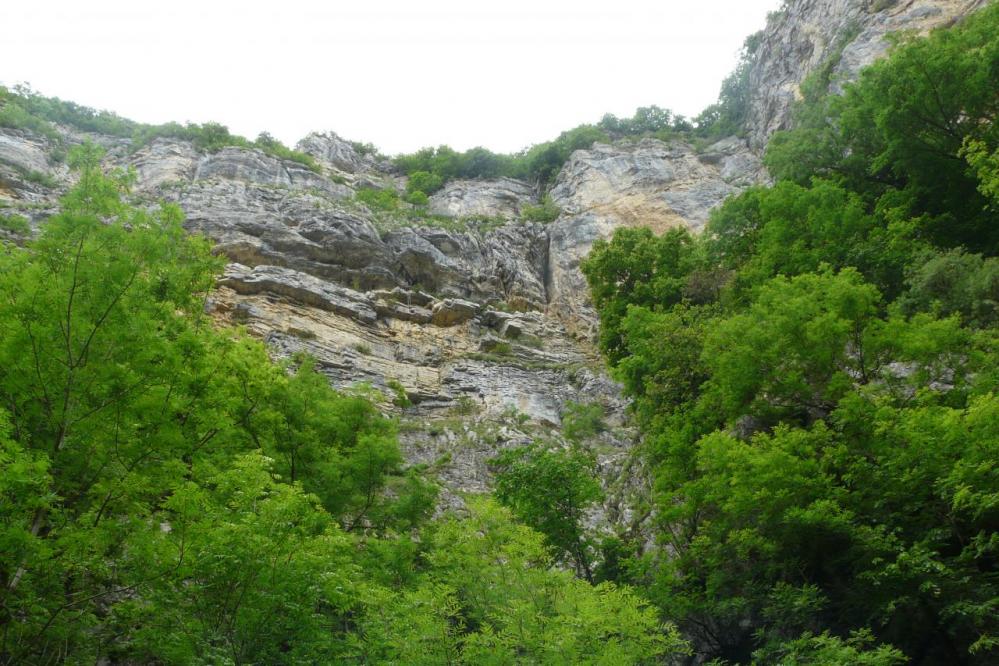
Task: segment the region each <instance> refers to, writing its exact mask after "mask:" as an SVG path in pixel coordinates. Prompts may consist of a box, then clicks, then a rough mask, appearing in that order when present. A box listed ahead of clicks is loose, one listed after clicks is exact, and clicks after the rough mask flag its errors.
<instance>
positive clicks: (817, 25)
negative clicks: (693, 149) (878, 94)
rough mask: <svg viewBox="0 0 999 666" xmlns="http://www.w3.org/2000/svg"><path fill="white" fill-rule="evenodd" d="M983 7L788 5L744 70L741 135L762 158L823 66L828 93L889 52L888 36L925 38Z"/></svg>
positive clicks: (828, 0)
mask: <svg viewBox="0 0 999 666" xmlns="http://www.w3.org/2000/svg"><path fill="white" fill-rule="evenodd" d="M988 1H989V0H791V1H790V2H787V3H785V5H784V7H783V8H782V9H781V10H780V11H779V12H776V13H775V14H774V15H773V16H772V17H771V20H770V21H769V22H768V24H767V27H766V29H765V30H764V32H763V35H762V40H761V42H760V47H759V49H758V51H757V54H758V55H757V57H756V60H755V61H754V63H753V66H752V68H751V71H750V77H749V89H750V90H751V91H752V93H751V97H750V103H749V114H748V117H747V119H746V130H747V132H748V135H749V143H750V146H751V147H752V148H753V149H754V150H757V151H762V150H763V148H764V147H765V146H766V142H767V140H768V139H769V138H770V135H771V134H773V133H774V132H776V131H777V130H782V129H787V128H788V127H789V126H790V123H791V107H792V105H793V103H794V101H795V100H796V99H798V98H799V97H800V93H799V86H800V85H801V82H802V81H804V80H805V78H806V77H807V76H808V74H810V73H811V72H813V71H815V69H816V68H817V67H819V66H821V65H823V64H825V63H827V62H828V63H830V64H832V65H833V68H832V89H833V91H836V90H837V89H838V86H839V85H841V84H842V82H843V81H849V80H851V79H854V78H856V76H857V74H858V73H859V71H860V70H861V68H863V67H865V66H866V65H869V64H871V63H872V62H874V61H875V60H876V59H878V58H880V57H881V56H882V55H884V54H885V52H886V51H887V50H888V46H889V42H888V40H887V36H888V35H889V34H891V33H893V32H898V31H901V30H907V31H914V32H917V33H924V32H927V31H929V30H931V29H933V28H937V27H940V26H946V25H950V24H952V23H953V22H955V21H957V20H959V19H960V18H961V17H963V16H965V15H967V14H969V13H971V12H973V11H975V10H977V9H980V8H982V7H984V6H985V5H986V4H987V3H988Z"/></svg>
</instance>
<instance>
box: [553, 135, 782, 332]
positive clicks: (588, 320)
mask: <svg viewBox="0 0 999 666" xmlns="http://www.w3.org/2000/svg"><path fill="white" fill-rule="evenodd" d="M765 180H766V173H765V170H764V169H763V166H762V165H761V163H760V160H759V158H758V157H757V156H756V155H755V154H754V153H753V152H751V151H750V150H749V148H748V146H747V145H746V144H745V142H743V141H742V140H741V139H738V138H736V137H731V138H728V139H724V140H722V141H719V142H717V143H715V144H713V145H711V146H708V147H707V148H705V149H703V150H697V149H695V148H694V147H693V146H692V145H690V144H688V143H685V142H681V141H676V142H672V143H668V144H667V143H663V142H662V141H658V140H655V139H643V140H641V141H639V142H637V143H618V144H614V145H606V144H596V145H594V146H593V148H591V149H590V150H578V151H576V152H575V153H573V154H572V157H571V158H570V159H569V161H568V163H567V164H566V165H565V167H564V168H563V169H562V171H561V173H559V176H558V179H557V180H556V182H555V187H554V188H553V189H552V191H551V197H552V199H553V200H554V201H555V203H556V204H558V205H559V206H560V207H561V208H562V216H561V217H559V219H558V220H556V221H555V222H554V223H552V225H551V229H550V232H549V268H548V284H547V287H548V294H549V302H550V305H551V308H552V311H553V312H554V313H556V314H558V315H559V316H561V317H562V318H563V319H564V320H566V321H569V322H571V325H572V327H573V329H574V330H575V331H577V332H580V333H582V334H584V335H592V334H593V332H594V330H595V326H596V323H597V322H596V318H595V315H594V313H593V310H592V308H591V307H590V306H589V301H588V297H587V291H588V290H587V286H586V282H585V280H584V279H583V275H582V273H581V272H580V270H579V264H580V262H581V261H582V259H583V258H585V257H586V255H587V254H589V251H590V247H591V246H592V245H593V242H594V241H595V240H597V239H598V238H604V239H606V238H609V237H610V236H611V235H612V234H613V232H614V229H616V228H618V227H621V226H644V227H649V228H651V229H653V230H654V231H656V232H660V233H661V232H663V231H665V230H667V229H670V228H673V227H686V228H689V229H692V230H694V231H697V230H700V229H702V228H703V226H704V224H705V223H706V222H707V220H708V216H709V215H710V212H711V210H712V209H713V208H714V207H716V206H718V205H719V204H720V203H721V202H722V201H724V200H725V198H726V197H728V196H730V195H732V194H735V193H738V192H740V191H741V190H742V189H744V188H745V187H748V186H750V185H753V184H757V183H760V182H763V181H765Z"/></svg>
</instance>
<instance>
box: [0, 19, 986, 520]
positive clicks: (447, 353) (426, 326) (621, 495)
mask: <svg viewBox="0 0 999 666" xmlns="http://www.w3.org/2000/svg"><path fill="white" fill-rule="evenodd" d="M983 4H984V0H904V1H903V0H899V1H895V2H893V1H891V0H825V1H821V2H820V1H819V0H793V1H791V2H788V3H786V5H785V7H784V9H782V10H781V11H780V12H778V13H777V14H775V15H774V16H773V17H772V18H771V21H770V23H769V25H768V26H767V28H766V30H765V31H764V32H763V34H762V37H761V42H760V47H759V50H758V51H757V52H756V57H755V61H754V64H753V67H752V69H751V72H750V81H751V86H752V90H753V93H752V96H751V105H750V112H749V118H748V121H747V123H748V124H747V127H746V136H747V138H739V137H730V138H727V139H724V140H722V141H718V142H716V143H714V144H713V145H709V146H695V145H692V144H691V143H687V142H684V141H673V142H670V143H665V142H662V141H658V140H654V139H643V140H640V141H630V142H629V141H620V142H616V143H614V144H612V145H604V144H597V145H594V146H593V147H592V148H590V149H589V150H580V151H577V152H575V153H574V154H573V155H572V156H571V158H570V159H569V160H568V162H567V163H566V164H565V166H564V168H563V169H562V171H561V172H560V173H559V175H558V177H557V179H556V180H555V183H554V185H553V187H552V188H551V190H550V192H549V194H550V196H551V199H552V200H553V202H554V203H555V204H557V205H558V206H559V207H560V209H561V211H562V213H561V215H560V216H559V217H558V219H557V220H555V221H554V222H552V223H550V224H548V225H545V224H540V223H532V222H526V221H524V220H523V219H521V211H522V210H523V208H524V206H526V205H528V204H532V203H537V202H538V201H539V198H540V195H541V194H542V193H540V192H538V191H536V190H535V188H534V187H533V186H532V185H530V184H528V183H524V182H520V181H517V180H512V179H499V180H490V181H483V180H479V181H453V182H450V183H448V184H447V186H446V187H445V188H444V189H443V190H441V191H440V192H438V193H437V194H435V195H433V197H431V200H430V204H429V210H430V212H432V213H433V214H435V215H436V216H439V217H436V218H428V220H426V221H425V223H422V224H414V223H409V222H407V221H405V220H400V219H395V218H392V219H388V218H386V217H385V216H384V215H381V214H379V213H378V212H377V211H372V210H369V209H368V208H367V207H366V206H365V205H363V204H362V203H360V202H359V201H358V200H357V199H356V197H355V193H356V191H357V190H358V189H359V188H361V187H364V188H370V187H374V188H396V189H401V188H402V187H403V186H404V179H403V178H402V177H401V176H400V175H399V174H398V173H396V172H394V171H393V168H392V166H391V164H389V163H388V162H386V161H384V160H382V159H380V158H378V157H376V156H374V155H372V154H370V153H365V152H363V151H359V150H358V148H357V146H355V145H354V144H351V143H349V142H346V141H344V140H343V139H341V138H340V137H338V136H337V135H335V134H332V133H323V134H311V135H309V136H308V137H306V138H305V139H303V140H302V141H301V142H300V144H299V146H298V148H299V150H301V151H304V152H306V153H308V154H309V155H311V156H313V157H314V158H315V160H316V161H317V163H318V165H319V166H320V173H316V172H314V171H312V170H309V169H308V168H305V167H303V166H302V165H301V164H298V163H295V162H291V161H286V160H281V159H278V158H275V157H272V156H270V155H267V154H265V153H263V152H262V151H259V150H255V149H246V148H233V147H230V148H225V149H223V150H220V151H218V152H215V153H206V152H203V151H199V150H198V149H197V148H196V147H195V146H194V145H192V144H191V143H189V142H186V141H180V140H172V139H157V140H155V141H153V142H152V143H150V144H149V145H146V146H143V147H141V148H140V149H138V150H133V149H132V147H131V146H130V142H129V141H127V140H122V139H116V138H113V137H103V136H93V135H91V136H84V135H82V134H80V133H78V132H76V131H74V130H72V129H70V128H60V132H62V134H63V143H64V144H72V143H78V142H80V141H82V140H84V139H90V140H94V141H97V142H98V143H100V144H102V145H103V146H105V148H107V150H108V157H107V160H108V163H109V165H111V166H120V167H128V168H132V169H134V170H135V173H136V176H137V182H136V186H135V195H136V197H137V198H138V199H139V200H140V201H145V202H147V203H148V204H150V205H154V204H155V202H157V201H159V200H167V201H172V202H176V203H178V204H179V205H180V206H181V207H182V208H183V209H184V211H185V213H186V216H187V225H188V227H189V229H190V230H191V231H192V232H200V233H204V234H206V235H207V236H209V237H210V238H211V239H212V240H213V241H214V242H215V243H216V245H217V249H218V251H219V252H220V253H222V254H224V255H225V256H226V257H227V258H228V259H229V261H230V264H229V266H228V267H227V269H226V271H225V273H224V275H223V276H221V278H220V282H219V289H218V291H217V292H216V294H215V296H214V299H213V301H212V303H211V304H210V308H211V309H212V312H213V313H214V314H215V316H217V317H218V318H219V319H220V320H222V321H225V322H231V323H237V324H240V325H243V326H245V327H246V328H247V329H248V330H249V331H250V332H251V333H252V334H254V335H256V336H259V337H260V338H262V339H264V340H266V341H267V343H268V344H269V345H270V347H271V349H272V350H273V352H274V354H275V355H277V356H282V357H285V356H289V355H291V354H294V353H296V352H299V351H304V352H308V353H309V354H311V355H313V356H314V357H315V358H316V359H317V360H318V362H319V365H320V367H321V369H322V371H323V372H324V373H325V374H326V375H327V376H328V377H329V379H330V382H331V383H332V384H333V385H334V386H337V387H350V386H357V385H358V384H359V383H363V384H369V385H371V386H372V387H374V388H376V389H380V390H381V391H383V392H384V393H385V395H386V396H387V397H388V399H387V400H386V409H388V410H392V411H395V412H396V413H398V414H399V415H400V418H401V419H402V421H401V423H402V437H403V443H404V446H405V448H406V451H407V452H408V454H409V456H410V459H411V461H412V462H414V463H425V464H428V465H431V466H433V468H434V469H435V470H436V472H437V473H438V475H439V476H440V478H441V479H442V481H443V483H444V485H445V487H446V488H447V489H448V493H447V494H446V501H447V502H449V503H454V502H458V501H460V500H459V496H458V493H460V492H461V491H481V490H484V489H486V488H487V487H488V483H489V473H488V468H487V465H486V461H487V460H488V458H489V457H491V456H492V455H493V454H494V453H495V452H496V451H497V450H498V449H500V448H502V447H504V446H508V445H511V444H514V443H518V442H523V441H527V440H529V439H530V438H532V437H536V436H539V435H544V436H552V437H557V436H558V432H557V429H558V425H559V422H560V419H561V416H562V414H563V412H564V410H565V408H566V405H567V404H568V403H569V402H570V401H576V402H587V403H599V404H600V405H602V407H603V409H604V412H605V420H606V423H607V425H608V428H607V430H606V431H605V432H604V433H602V434H601V435H600V436H599V438H598V439H597V440H596V441H594V442H592V443H591V444H592V445H593V446H594V447H595V448H596V450H597V452H598V454H599V459H600V462H601V465H602V467H603V469H604V472H605V480H606V483H607V484H608V485H609V486H612V487H614V488H616V489H617V492H614V493H611V500H609V503H608V506H607V507H605V512H604V515H605V516H606V517H608V518H610V519H612V520H617V521H621V520H626V519H628V514H627V512H628V508H627V507H628V505H629V502H628V501H627V496H628V493H629V492H631V491H632V490H636V489H640V486H641V477H640V475H637V474H634V473H633V472H632V470H631V469H630V468H629V464H630V463H629V452H630V450H631V446H632V444H633V437H634V434H633V432H632V430H631V429H630V428H629V427H628V424H627V417H626V409H625V407H626V405H625V402H624V400H623V399H622V397H621V395H620V391H619V389H618V387H617V386H616V385H615V384H614V383H613V382H612V381H611V380H610V379H608V377H607V375H606V372H605V370H604V368H603V365H602V363H601V362H600V360H599V358H598V356H597V354H596V352H595V350H594V348H593V346H592V344H591V339H592V334H593V332H594V331H595V326H596V320H595V317H594V314H593V312H592V309H591V308H590V306H589V304H588V298H587V290H586V285H585V281H584V280H583V277H582V275H581V273H580V270H579V264H580V261H581V260H582V259H583V258H584V257H585V256H586V254H587V253H588V252H589V250H590V247H591V246H592V244H593V242H594V241H595V240H596V239H598V238H608V237H609V236H610V235H611V234H612V233H613V231H614V229H615V228H617V227H620V226H637V225H642V226H649V227H652V228H653V229H655V230H657V231H662V230H665V229H667V228H670V227H675V226H686V227H689V228H691V229H693V230H695V231H697V230H700V229H701V228H703V226H704V224H705V223H706V221H707V219H708V216H709V214H710V211H711V209H712V208H714V207H715V206H717V205H718V204H720V203H721V202H722V201H723V200H724V199H725V198H726V197H728V196H730V195H732V194H734V193H737V192H739V191H741V190H742V189H744V188H746V187H748V186H750V185H753V184H756V183H761V182H765V181H766V179H767V176H766V173H765V171H764V169H763V167H762V165H761V163H760V159H759V154H760V149H761V148H762V147H763V146H764V145H765V142H766V140H767V138H768V137H769V136H770V134H771V133H772V132H773V131H775V130H778V129H781V128H784V127H787V125H788V123H789V122H790V115H789V110H790V108H791V104H792V102H793V100H794V99H795V96H796V94H797V90H798V86H799V85H800V83H801V81H802V80H803V79H804V78H805V77H806V76H807V75H808V74H809V72H811V71H813V70H814V69H815V68H816V67H819V66H824V65H826V64H828V63H829V58H831V57H835V58H836V62H835V64H834V67H833V70H834V72H835V73H836V74H837V75H838V76H839V78H837V77H833V81H834V82H835V81H841V80H843V79H848V78H850V77H852V76H855V75H856V73H857V71H858V70H859V68H860V67H861V66H863V65H864V64H867V63H868V62H870V61H871V60H872V59H874V58H876V57H877V56H878V55H880V54H881V53H883V52H884V50H885V48H886V44H887V42H886V35H887V34H888V33H890V32H891V31H894V30H898V29H915V30H926V29H928V28H931V27H934V26H937V25H944V24H946V23H948V22H950V21H953V20H956V19H958V18H960V17H961V16H963V15H964V14H966V13H967V12H969V11H972V10H973V9H975V8H976V7H979V6H981V5H983ZM60 150H61V149H59V148H57V146H56V144H55V143H54V142H53V141H51V140H50V139H47V138H45V137H42V136H38V135H35V134H32V133H31V132H28V131H23V130H10V129H0V202H2V203H3V204H4V205H5V206H6V207H7V208H8V209H13V210H14V211H15V212H19V213H21V214H23V215H25V216H27V217H29V218H30V219H31V220H32V222H33V223H34V224H36V225H37V223H38V222H39V221H40V220H42V219H44V217H45V216H47V215H48V214H51V213H52V212H54V210H55V202H56V198H57V196H58V195H59V193H60V192H61V191H63V190H64V189H65V188H66V187H68V185H69V184H70V183H71V181H72V175H71V174H70V172H69V170H68V168H67V167H66V166H65V165H64V164H63V163H62V161H61V160H60V159H59V155H58V153H59V152H60ZM444 222H446V223H444ZM0 233H2V232H0ZM399 387H401V389H400V388H399ZM399 391H401V392H402V393H404V395H399ZM391 402H394V403H395V404H394V405H393V404H391Z"/></svg>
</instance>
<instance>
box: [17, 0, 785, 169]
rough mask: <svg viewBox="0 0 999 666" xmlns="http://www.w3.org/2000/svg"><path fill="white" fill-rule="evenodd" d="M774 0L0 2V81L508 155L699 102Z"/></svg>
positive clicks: (379, 140) (131, 109)
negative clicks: (636, 115)
mask: <svg viewBox="0 0 999 666" xmlns="http://www.w3.org/2000/svg"><path fill="white" fill-rule="evenodd" d="M779 4H780V0H658V1H656V0H599V1H596V2H594V1H591V0H502V1H500V2H492V1H489V2H486V1H483V0H422V1H416V0H410V1H408V2H407V1H406V0H351V1H348V2H343V1H341V0H327V1H325V2H323V1H315V2H310V1H304V0H280V1H279V0H269V1H267V2H259V1H257V0H242V1H228V0H222V1H220V0H200V1H197V2H195V1H191V0H169V1H158V0H157V1H150V0H62V1H58V0H25V1H18V0H2V3H0V26H2V34H3V37H2V40H0V82H2V83H4V84H7V85H12V84H14V83H18V82H28V83H30V84H31V85H32V86H33V87H34V88H35V89H36V90H38V91H40V92H42V93H44V94H46V95H53V96H56V97H61V98H63V99H68V100H72V101H75V102H78V103H80V104H85V105H87V106H93V107H97V108H104V109H110V110H113V111H116V112H117V113H119V114H120V115H123V116H125V117H128V118H132V119H133V120H138V121H142V122H149V123H161V122H166V121H168V120H177V121H192V122H205V121H208V120H215V121H218V122H221V123H224V124H226V125H228V126H229V128H230V129H231V130H232V131H234V132H236V133H238V134H243V135H246V136H248V137H250V138H254V137H256V135H257V133H258V132H260V131H261V130H267V131H269V132H271V134H273V135H274V136H276V137H277V138H279V139H281V140H282V141H284V142H285V143H287V144H289V145H294V143H295V142H297V141H298V140H299V139H300V138H302V137H303V136H305V134H307V133H308V132H309V131H312V130H327V129H328V130H333V131H335V132H337V133H339V134H340V135H341V136H344V137H346V138H349V139H356V140H360V141H370V142H372V143H374V144H375V145H377V146H378V147H379V148H381V149H382V150H383V151H384V152H387V153H398V152H408V151H412V150H415V149H417V148H420V147H422V146H426V145H437V144H441V143H446V144H449V145H451V146H452V147H454V148H457V149H466V148H470V147H472V146H476V145H484V146H486V147H487V148H490V149H492V150H496V151H503V152H509V151H514V150H518V149H520V148H523V147H525V146H527V145H530V144H532V143H537V142H539V141H545V140H548V139H551V138H553V137H555V136H556V135H557V134H558V133H559V132H561V131H563V130H566V129H569V128H570V127H573V126H575V125H578V124H580V123H584V122H595V121H597V120H599V118H600V117H601V116H602V115H603V114H604V113H605V112H611V113H614V114H616V115H618V116H630V115H631V114H632V112H633V111H634V109H635V108H636V107H638V106H647V105H650V104H658V105H659V106H663V107H666V108H671V109H673V110H674V111H676V112H678V113H683V114H685V115H695V114H696V113H697V112H699V111H700V110H701V109H702V108H704V107H705V106H707V105H708V104H710V103H711V102H713V101H714V100H715V99H716V97H717V94H718V88H719V85H720V83H721V80H722V78H723V77H724V76H725V75H726V74H727V73H728V72H729V71H730V70H731V69H732V68H733V67H734V65H735V62H736V57H737V53H738V51H739V48H740V46H741V45H742V41H743V39H745V37H746V36H747V35H749V34H751V33H753V32H755V31H756V30H758V29H760V28H762V27H763V25H764V23H765V18H766V13H767V11H769V10H773V9H776V8H777V6H778V5H779Z"/></svg>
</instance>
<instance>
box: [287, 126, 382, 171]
mask: <svg viewBox="0 0 999 666" xmlns="http://www.w3.org/2000/svg"><path fill="white" fill-rule="evenodd" d="M295 149H296V150H300V151H301V152H303V153H305V154H307V155H311V156H312V157H314V158H315V159H316V160H317V161H318V162H319V164H321V165H323V166H325V167H326V168H328V169H333V170H335V171H342V172H345V173H350V174H361V173H366V172H371V171H376V170H378V169H379V162H378V160H377V159H376V158H375V156H374V155H371V154H362V153H359V152H358V151H357V149H356V148H355V147H354V145H353V144H351V143H350V142H349V141H346V140H344V139H342V138H340V136H339V135H337V134H336V133H334V132H313V133H311V134H309V135H308V136H306V137H305V138H304V139H302V140H301V141H299V142H298V145H296V146H295Z"/></svg>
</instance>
